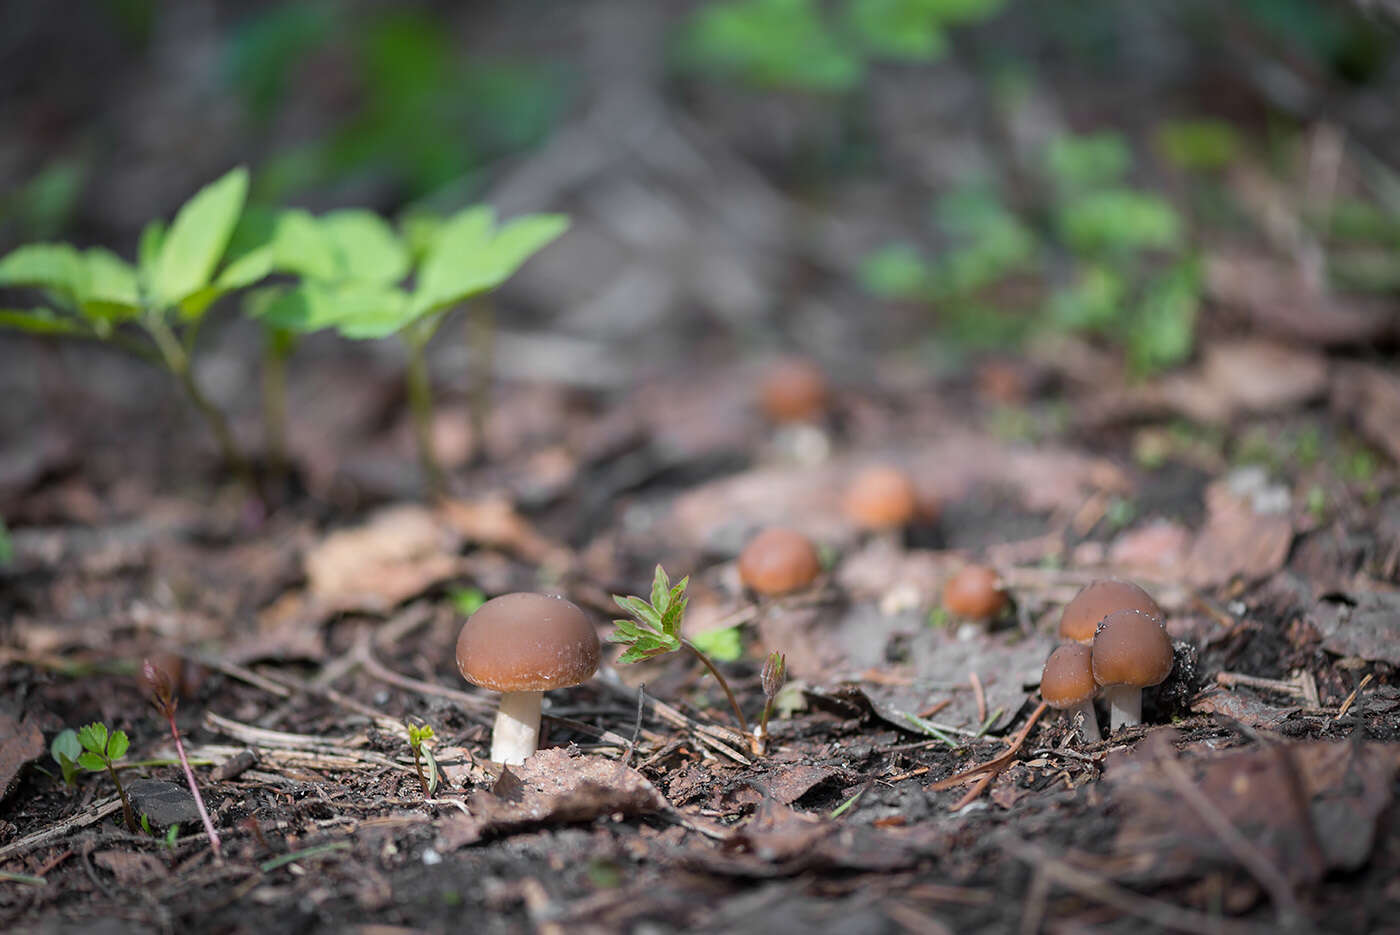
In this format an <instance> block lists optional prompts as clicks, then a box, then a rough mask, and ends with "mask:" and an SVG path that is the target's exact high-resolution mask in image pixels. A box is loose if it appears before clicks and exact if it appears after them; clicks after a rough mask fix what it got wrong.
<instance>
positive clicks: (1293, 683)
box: [1215, 672, 1303, 695]
mask: <svg viewBox="0 0 1400 935" xmlns="http://www.w3.org/2000/svg"><path fill="white" fill-rule="evenodd" d="M1215 681H1216V684H1218V685H1221V686H1223V687H1225V688H1232V687H1234V686H1236V685H1243V686H1245V687H1246V688H1260V689H1263V690H1264V691H1274V692H1278V693H1279V694H1281V695H1302V694H1303V686H1301V685H1299V684H1298V681H1297V680H1296V679H1289V680H1288V681H1286V682H1285V681H1283V680H1282V679H1266V678H1263V677H1261V676H1258V675H1246V674H1244V673H1243V672H1217V673H1216V675H1215Z"/></svg>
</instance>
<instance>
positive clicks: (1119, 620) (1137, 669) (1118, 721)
mask: <svg viewBox="0 0 1400 935" xmlns="http://www.w3.org/2000/svg"><path fill="white" fill-rule="evenodd" d="M1174 661H1175V659H1174V655H1173V653H1172V641H1171V639H1170V638H1169V637H1168V636H1167V631H1166V630H1165V629H1164V628H1163V627H1162V623H1161V621H1160V620H1159V619H1158V618H1156V617H1153V616H1150V615H1148V614H1144V613H1142V612H1141V611H1137V610H1119V611H1115V612H1113V613H1111V614H1109V615H1108V616H1107V617H1105V618H1104V619H1103V622H1101V623H1100V624H1099V626H1098V630H1097V632H1095V634H1094V646H1093V666H1094V681H1095V682H1097V683H1098V684H1099V685H1101V686H1102V687H1103V694H1104V698H1106V699H1108V704H1109V711H1110V712H1111V713H1110V719H1109V729H1110V730H1116V729H1117V728H1118V727H1119V725H1127V726H1132V725H1134V724H1139V723H1141V722H1142V690H1143V689H1144V688H1150V687H1152V686H1153V685H1159V684H1161V683H1162V681H1163V680H1165V679H1166V677H1167V676H1168V675H1169V674H1170V673H1171V670H1172V663H1173V662H1174Z"/></svg>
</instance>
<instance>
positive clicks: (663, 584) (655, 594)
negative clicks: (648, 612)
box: [651, 565, 671, 613]
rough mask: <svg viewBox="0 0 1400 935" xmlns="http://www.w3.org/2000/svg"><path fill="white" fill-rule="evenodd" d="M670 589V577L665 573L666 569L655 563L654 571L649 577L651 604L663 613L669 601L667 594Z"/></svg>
mask: <svg viewBox="0 0 1400 935" xmlns="http://www.w3.org/2000/svg"><path fill="white" fill-rule="evenodd" d="M670 591H671V579H670V577H669V576H668V575H667V574H666V569H664V568H662V567H661V566H660V565H657V566H656V573H655V574H653V575H652V579H651V606H652V607H655V608H656V609H657V610H659V611H662V612H663V613H664V612H665V610H666V605H667V603H669V601H668V600H667V595H668V594H669V593H670Z"/></svg>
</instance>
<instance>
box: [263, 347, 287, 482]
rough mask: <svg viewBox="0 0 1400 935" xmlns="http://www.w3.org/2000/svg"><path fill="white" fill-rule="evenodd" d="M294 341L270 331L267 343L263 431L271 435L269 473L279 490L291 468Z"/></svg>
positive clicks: (268, 446)
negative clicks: (290, 377) (289, 414)
mask: <svg viewBox="0 0 1400 935" xmlns="http://www.w3.org/2000/svg"><path fill="white" fill-rule="evenodd" d="M291 347H292V338H291V336H290V335H288V334H287V333H286V332H283V331H278V330H277V329H276V328H267V329H265V332H264V341H263V381H262V391H263V429H264V431H265V432H266V433H267V464H268V474H269V475H270V477H271V479H272V487H271V489H273V490H276V489H277V488H278V486H280V484H281V481H282V475H283V472H284V471H285V470H286V466H287V355H288V354H289V353H290V351H291Z"/></svg>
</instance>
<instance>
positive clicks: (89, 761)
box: [78, 753, 107, 773]
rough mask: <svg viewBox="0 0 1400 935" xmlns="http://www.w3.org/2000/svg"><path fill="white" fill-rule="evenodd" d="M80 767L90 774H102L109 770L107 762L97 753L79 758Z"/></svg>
mask: <svg viewBox="0 0 1400 935" xmlns="http://www.w3.org/2000/svg"><path fill="white" fill-rule="evenodd" d="M78 765H79V766H81V767H82V768H83V769H85V770H87V771H88V772H89V773H100V772H102V771H103V770H104V769H106V768H107V762H106V761H105V760H103V759H102V757H100V756H98V755H97V754H96V753H83V754H80V755H79V756H78Z"/></svg>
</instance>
